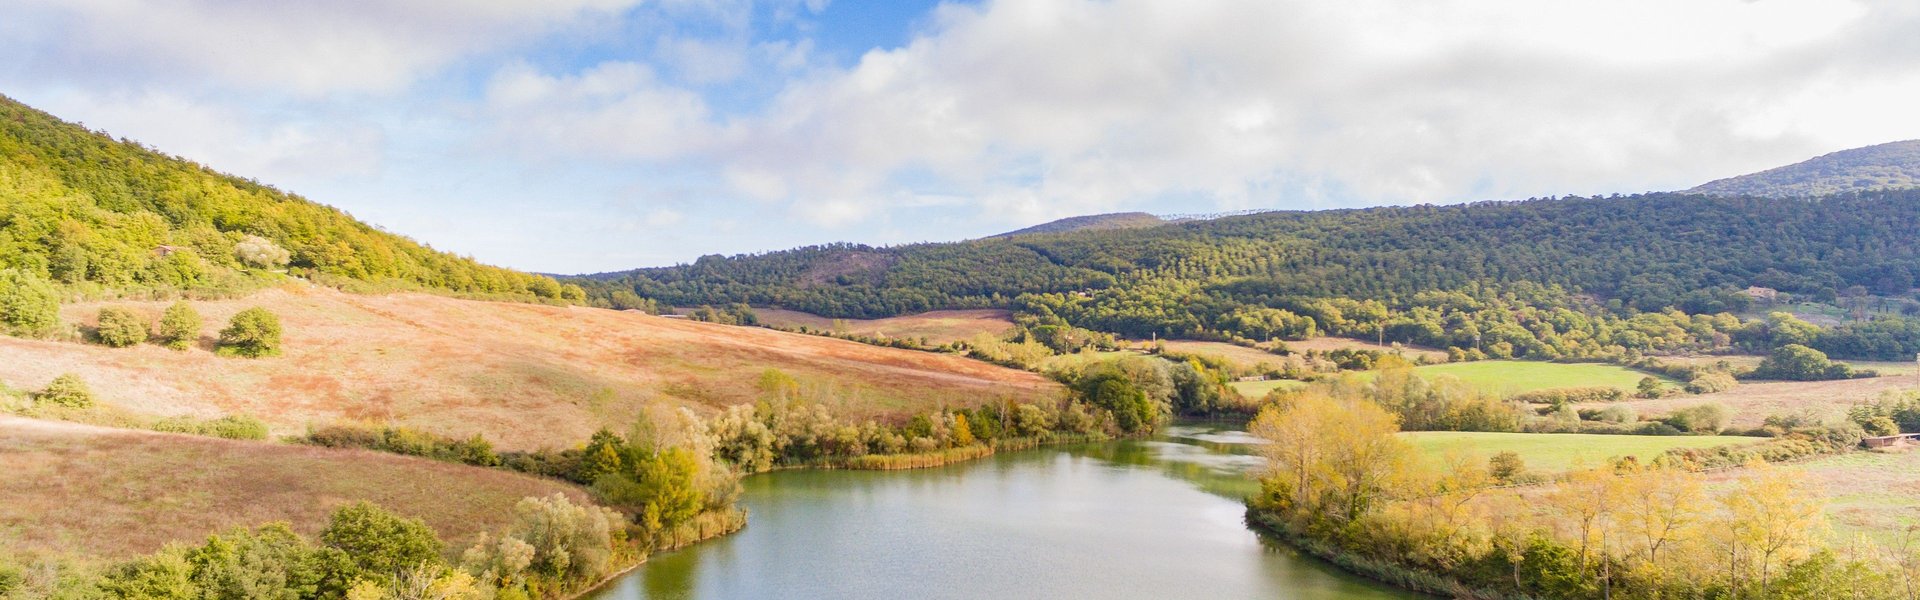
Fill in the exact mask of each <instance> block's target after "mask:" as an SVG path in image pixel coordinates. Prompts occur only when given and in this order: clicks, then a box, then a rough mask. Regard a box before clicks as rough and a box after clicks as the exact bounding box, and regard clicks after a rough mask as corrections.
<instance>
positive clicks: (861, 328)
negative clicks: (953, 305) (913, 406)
mask: <svg viewBox="0 0 1920 600" xmlns="http://www.w3.org/2000/svg"><path fill="white" fill-rule="evenodd" d="M753 312H754V314H756V315H759V316H760V320H761V321H764V322H766V323H767V324H769V325H773V326H775V327H782V328H789V329H791V328H797V327H806V328H808V329H812V330H815V331H831V332H835V333H845V334H852V335H859V336H869V337H888V338H904V339H910V340H918V339H921V338H925V339H926V340H927V341H928V342H931V343H934V344H947V343H952V342H956V341H960V340H966V339H971V338H973V337H975V336H978V335H981V334H987V335H1000V334H1003V333H1006V332H1007V330H1008V329H1012V328H1013V318H1012V316H1011V314H1010V313H1008V312H1007V311H1004V310H990V309H987V310H936V311H929V312H924V313H920V314H914V315H902V316H898V317H888V318H885V319H832V318H828V317H822V316H820V315H816V314H813V313H806V312H800V311H797V310H784V309H778V308H756V309H753Z"/></svg>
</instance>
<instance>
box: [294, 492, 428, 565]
mask: <svg viewBox="0 0 1920 600" xmlns="http://www.w3.org/2000/svg"><path fill="white" fill-rule="evenodd" d="M320 543H322V544H325V545H326V546H327V547H329V548H333V549H336V550H339V551H341V552H344V553H346V555H347V557H348V558H349V559H350V560H351V561H353V566H354V569H355V570H356V571H357V572H358V573H359V575H360V576H361V577H365V578H368V579H372V580H377V581H380V582H383V583H384V582H387V581H391V580H392V578H393V577H394V576H395V575H397V574H399V573H401V572H403V571H406V570H408V569H412V568H414V567H417V566H420V565H423V564H425V565H434V564H439V562H440V552H441V550H442V549H443V546H442V545H441V543H440V538H438V537H436V536H435V535H434V533H433V529H432V528H429V527H427V524H426V523H425V522H423V521H421V520H419V519H409V518H404V517H401V516H399V515H395V514H393V513H391V512H387V510H386V509H383V508H380V507H379V506H376V505H374V504H373V503H372V502H367V501H365V500H362V501H359V502H355V503H353V504H348V505H346V506H343V507H340V509H339V510H337V511H334V513H333V517H332V519H330V520H329V521H328V522H327V528H326V529H323V530H321V531H320Z"/></svg>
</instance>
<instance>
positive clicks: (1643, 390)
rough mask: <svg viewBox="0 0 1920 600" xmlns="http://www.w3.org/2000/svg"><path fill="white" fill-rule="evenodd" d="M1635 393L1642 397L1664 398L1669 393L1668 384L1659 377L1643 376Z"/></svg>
mask: <svg viewBox="0 0 1920 600" xmlns="http://www.w3.org/2000/svg"><path fill="white" fill-rule="evenodd" d="M1634 395H1635V396H1636V397H1640V398H1664V397H1666V395H1667V386H1665V385H1663V384H1661V383H1660V380H1659V379H1654V378H1652V377H1641V378H1640V384H1639V385H1638V386H1637V389H1636V391H1635V393H1634Z"/></svg>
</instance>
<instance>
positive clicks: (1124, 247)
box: [572, 190, 1920, 360]
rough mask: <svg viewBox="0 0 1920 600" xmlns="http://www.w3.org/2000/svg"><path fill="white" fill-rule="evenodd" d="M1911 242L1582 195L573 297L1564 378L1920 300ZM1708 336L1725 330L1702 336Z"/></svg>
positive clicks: (1262, 221) (1913, 335)
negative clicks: (1300, 349)
mask: <svg viewBox="0 0 1920 600" xmlns="http://www.w3.org/2000/svg"><path fill="white" fill-rule="evenodd" d="M1916 227H1920V191H1914V190H1893V191H1876V192H1861V193H1846V194H1838V195H1832V196H1826V197H1821V198H1814V199H1796V200H1778V199H1760V198H1720V197H1703V196H1697V195H1686V194H1646V195H1637V196H1626V197H1618V196H1616V197H1605V198H1602V197H1593V198H1574V197H1569V198H1550V199H1535V200H1528V201H1521V202H1485V203H1475V204H1466V205H1456V206H1413V207H1389V208H1372V209H1359V210H1337V211H1313V212H1273V213H1262V214H1257V215H1248V216H1238V217H1229V218H1222V219H1216V220H1211V221H1200V222H1190V223H1180V224H1173V225H1167V226H1162V227H1153V228H1146V229H1133V230H1107V231H1076V232H1065V233H1054V234H1042V235H1031V236H1020V237H1017V238H995V239H986V240H974V241H967V242H958V243H946V244H914V245H906V246H897V247H870V246H862V245H855V244H834V245H825V246H813V247H806V248H799V249H795V250H789V251H782V252H772V253H766V254H758V255H740V256H733V257H722V256H708V257H702V258H701V259H700V260H697V261H695V262H693V263H690V264H685V265H678V266H673V267H663V268H654V269H641V270H637V271H630V272H624V273H610V274H601V275H594V276H588V277H585V278H580V279H575V280H572V281H575V282H578V283H580V284H582V285H583V286H586V287H587V288H589V289H588V292H589V296H592V297H594V298H596V299H597V300H598V301H602V302H605V301H608V300H606V299H608V298H611V297H612V296H613V295H614V294H616V293H618V294H620V295H621V297H626V296H628V295H631V296H633V297H637V298H644V299H647V300H649V301H653V302H658V303H662V304H666V305H673V306H700V305H716V306H719V305H727V304H736V303H745V304H753V305H771V306H780V307H783V308H790V309H795V310H804V311H809V312H813V313H817V314H821V315H825V316H830V317H849V318H855V317H857V318H876V317H885V316H894V315H898V314H904V313H912V312H919V311H925V310H932V309H946V308H983V307H996V308H1012V309H1015V310H1016V311H1019V312H1021V313H1023V314H1031V315H1037V316H1048V315H1053V316H1058V317H1061V318H1064V319H1065V320H1066V321H1067V322H1068V323H1070V324H1071V325H1073V326H1078V327H1084V328H1087V329H1092V330H1097V331H1102V332H1108V333H1114V334H1120V335H1125V336H1129V337H1136V338H1146V337H1163V338H1166V337H1173V338H1200V339H1225V338H1245V339H1251V340H1256V341H1266V340H1268V339H1276V338H1278V339H1298V338H1301V337H1308V336H1311V335H1315V334H1334V335H1348V336H1354V337H1361V338H1364V339H1384V340H1386V341H1400V342H1403V343H1418V344H1424V345H1430V346H1434V347H1439V348H1449V347H1457V348H1460V349H1462V351H1463V352H1465V351H1479V352H1482V353H1486V354H1488V355H1495V356H1497V355H1502V354H1510V355H1512V356H1535V357H1542V358H1550V357H1552V355H1561V356H1569V355H1583V356H1584V355H1596V354H1600V353H1603V352H1608V351H1619V352H1624V351H1629V350H1639V351H1645V350H1660V349H1668V348H1674V347H1681V346H1685V347H1690V348H1691V347H1719V348H1735V347H1739V345H1738V344H1735V343H1733V342H1734V341H1736V340H1722V339H1718V338H1716V337H1715V335H1716V334H1721V335H1728V336H1732V335H1733V333H1732V332H1730V331H1729V330H1731V329H1733V328H1735V327H1738V326H1740V324H1739V323H1737V321H1738V319H1735V320H1736V323H1733V324H1728V323H1725V322H1724V318H1722V317H1720V315H1723V314H1724V315H1732V314H1740V313H1744V312H1748V311H1751V310H1755V309H1764V308H1765V307H1764V306H1760V305H1756V304H1755V300H1754V299H1753V298H1752V297H1749V296H1748V295H1745V294H1743V293H1741V291H1742V290H1744V289H1746V288H1747V287H1749V286H1755V287H1761V288H1767V289H1771V290H1775V291H1777V292H1780V293H1784V294H1786V295H1788V296H1790V297H1797V298H1805V299H1810V300H1815V301H1824V302H1835V301H1839V300H1841V299H1845V298H1859V297H1863V296H1867V295H1874V294H1877V295H1880V296H1885V297H1897V298H1905V299H1909V300H1910V299H1911V297H1912V294H1913V290H1914V287H1915V277H1916V274H1920V249H1917V248H1915V247H1914V246H1913V245H1912V244H1908V243H1906V239H1905V237H1906V236H1907V235H1908V232H1910V231H1912V230H1913V229H1915V228H1916ZM1916 311H1920V303H1914V302H1910V301H1905V300H1903V301H1902V302H1899V303H1894V304H1892V305H1889V307H1888V308H1887V310H1886V311H1882V312H1880V313H1879V314H1878V315H1877V317H1876V318H1870V319H1857V320H1854V321H1852V322H1848V323H1845V324H1842V325H1839V326H1836V327H1831V328H1818V329H1820V332H1819V335H1818V336H1817V339H1814V340H1811V342H1812V343H1810V344H1806V345H1810V346H1811V347H1815V348H1817V349H1820V350H1822V351H1825V352H1827V353H1829V354H1832V355H1834V356H1837V357H1842V358H1858V359H1878V360H1891V359H1910V358H1912V356H1913V355H1914V353H1916V352H1920V320H1916V319H1915V318H1914V313H1915V312H1916ZM1644 315H1666V316H1668V317H1670V318H1667V319H1664V321H1666V322H1664V323H1663V322H1659V321H1661V320H1662V319H1659V318H1658V317H1646V316H1644ZM1683 318H1684V319H1683ZM1701 318H1706V319H1710V320H1713V321H1715V323H1714V324H1713V328H1714V329H1713V330H1711V331H1706V330H1701V327H1700V326H1699V325H1697V324H1695V323H1692V321H1694V320H1696V319H1701ZM1681 321H1685V322H1681ZM1542 324H1545V325H1547V326H1550V330H1547V329H1545V328H1543V327H1542ZM1670 326H1678V327H1680V328H1681V330H1682V331H1680V332H1678V333H1676V332H1674V331H1672V330H1671V329H1670ZM1770 347H1771V346H1769V347H1768V348H1761V349H1760V350H1761V351H1765V350H1766V349H1769V348H1770Z"/></svg>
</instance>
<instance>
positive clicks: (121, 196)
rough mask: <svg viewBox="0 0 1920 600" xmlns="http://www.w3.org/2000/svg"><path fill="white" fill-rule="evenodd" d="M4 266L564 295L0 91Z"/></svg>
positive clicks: (67, 277)
mask: <svg viewBox="0 0 1920 600" xmlns="http://www.w3.org/2000/svg"><path fill="white" fill-rule="evenodd" d="M0 269H16V270H23V271H27V272H30V273H32V274H35V275H37V276H39V277H42V278H49V279H52V280H54V281H58V282H61V283H64V284H67V285H70V286H74V287H75V288H77V289H84V290H107V291H113V292H130V291H139V290H153V291H166V290H173V291H194V292H202V293H208V292H212V293H221V292H236V291H244V290H245V289H247V288H249V287H252V286H256V285H258V284H259V283H261V282H263V281H270V280H271V278H272V277H273V276H272V275H269V273H271V272H273V271H278V270H283V269H285V270H289V271H290V272H292V273H294V274H297V275H303V276H307V277H309V278H312V279H314V280H316V281H321V282H324V283H329V284H334V285H340V286H342V287H349V288H352V287H362V288H369V289H425V290H438V291H448V292H455V293H460V294H466V295H474V296H483V297H493V298H503V299H561V298H562V297H563V296H577V295H578V292H579V291H578V290H577V289H572V288H570V287H568V286H563V285H561V284H559V283H558V282H556V281H554V280H553V279H552V278H549V277H543V276H537V275H530V274H526V273H521V272H518V271H513V270H509V269H502V268H498V267H491V266H487V265H482V264H479V263H476V262H474V261H473V260H471V259H466V258H462V257H459V256H455V255H453V254H449V253H446V252H440V251H436V250H433V249H431V248H427V247H425V246H422V245H421V244H418V243H416V242H414V241H412V240H409V239H407V238H404V237H401V236H399V235H395V234H391V233H387V232H384V231H381V230H379V229H376V228H374V227H372V226H370V225H368V224H366V223H362V222H360V221H357V220H355V219H353V218H352V217H351V216H348V215H347V214H346V213H343V212H341V211H339V210H337V209H334V208H331V207H328V206H324V205H321V204H317V203H314V202H310V201H308V200H306V199H303V198H300V197H299V196H296V195H293V194H289V193H286V192H282V191H280V190H277V189H274V188H272V187H270V186H266V185H263V184H260V183H258V182H255V181H251V180H248V179H242V178H239V177H234V176H231V175H226V174H222V173H218V172H215V171H213V170H211V169H208V168H206V167H203V166H200V165H198V164H195V163H192V162H189V161H187V160H184V159H180V158H177V157H173V156H168V155H166V154H162V153H160V152H157V151H154V150H151V149H148V148H145V147H143V146H141V145H140V144H138V143H135V142H131V141H126V140H114V139H113V138H111V137H109V136H107V135H105V134H103V133H96V132H92V131H88V130H87V129H86V128H84V127H81V126H79V125H75V124H72V123H67V122H64V121H61V120H59V119H58V118H55V117H54V116H52V115H49V114H46V113H44V112H40V111H38V110H35V109H33V108H31V107H28V106H26V105H24V104H21V103H19V102H16V101H14V100H12V99H11V98H6V97H4V96H0Z"/></svg>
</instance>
